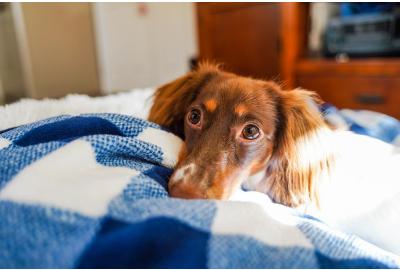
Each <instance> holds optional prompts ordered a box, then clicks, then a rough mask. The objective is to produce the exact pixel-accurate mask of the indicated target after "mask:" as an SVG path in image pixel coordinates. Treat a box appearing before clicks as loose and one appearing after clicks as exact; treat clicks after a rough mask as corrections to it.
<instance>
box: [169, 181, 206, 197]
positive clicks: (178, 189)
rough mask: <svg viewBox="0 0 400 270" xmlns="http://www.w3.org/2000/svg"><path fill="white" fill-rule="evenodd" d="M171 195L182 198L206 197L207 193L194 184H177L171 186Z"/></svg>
mask: <svg viewBox="0 0 400 270" xmlns="http://www.w3.org/2000/svg"><path fill="white" fill-rule="evenodd" d="M169 195H170V196H171V197H175V198H182V199H206V195H205V193H204V192H203V191H202V190H201V189H200V188H199V187H196V186H194V185H192V184H175V185H172V186H171V187H169Z"/></svg>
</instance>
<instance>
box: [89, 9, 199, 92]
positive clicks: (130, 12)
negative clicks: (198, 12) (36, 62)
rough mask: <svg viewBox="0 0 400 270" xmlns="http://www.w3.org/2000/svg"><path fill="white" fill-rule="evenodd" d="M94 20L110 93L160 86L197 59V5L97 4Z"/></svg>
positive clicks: (103, 85)
mask: <svg viewBox="0 0 400 270" xmlns="http://www.w3.org/2000/svg"><path fill="white" fill-rule="evenodd" d="M140 8H144V9H146V10H147V13H145V14H143V13H141V12H140ZM93 15H94V24H95V32H96V40H97V55H98V66H99V74H100V85H101V89H102V90H103V92H105V93H110V92H114V91H119V90H127V89H131V88H135V87H149V86H150V87H153V86H158V85H160V84H162V83H165V82H167V81H169V80H172V79H174V78H176V77H178V76H180V75H182V74H184V73H185V72H187V71H188V69H189V59H190V58H191V57H192V56H196V55H197V41H196V36H197V35H196V32H195V14H194V5H193V4H192V3H145V4H143V3H94V4H93Z"/></svg>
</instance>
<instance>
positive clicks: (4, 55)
mask: <svg viewBox="0 0 400 270" xmlns="http://www.w3.org/2000/svg"><path fill="white" fill-rule="evenodd" d="M11 5H12V4H6V8H5V9H4V10H3V11H2V12H0V80H1V86H0V102H1V100H2V99H3V101H5V100H7V101H14V100H15V99H18V98H21V97H24V96H25V87H24V78H23V73H22V66H21V62H20V61H21V59H20V57H19V51H18V44H17V37H16V33H15V25H14V19H13V14H12V11H11Z"/></svg>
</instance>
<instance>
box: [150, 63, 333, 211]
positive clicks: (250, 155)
mask: <svg viewBox="0 0 400 270" xmlns="http://www.w3.org/2000/svg"><path fill="white" fill-rule="evenodd" d="M316 98H317V97H316V95H315V94H314V93H313V92H309V91H305V90H292V91H283V90H282V89H281V88H280V87H279V86H278V85H277V84H275V83H273V82H270V81H262V80H255V79H251V78H245V77H241V76H237V75H235V74H232V73H228V72H224V71H222V70H220V69H219V68H218V67H216V66H214V65H209V64H203V65H200V67H199V68H198V69H197V70H195V71H193V72H190V73H188V74H187V75H185V76H183V77H181V78H178V79H177V80H175V81H173V82H171V83H168V84H166V85H164V86H162V87H161V88H159V89H158V90H157V92H156V95H155V100H154V105H153V107H152V108H151V111H150V116H149V120H150V121H153V122H156V123H158V124H160V125H162V126H164V127H167V128H169V129H170V130H172V132H174V133H175V134H177V135H179V136H180V137H181V138H183V139H184V140H185V143H184V148H183V149H182V150H181V153H180V157H179V161H178V164H177V166H176V169H175V172H174V174H173V175H172V176H171V178H170V181H169V192H170V194H171V196H174V197H181V198H210V199H227V198H229V196H230V195H232V193H233V192H235V190H236V189H237V188H239V186H240V185H241V184H243V183H244V182H246V181H249V179H250V182H249V183H247V184H248V185H250V186H251V187H252V188H253V189H255V190H258V191H262V192H265V193H267V194H268V195H269V196H270V197H271V198H272V199H273V200H274V201H276V202H279V203H283V204H285V205H288V206H298V205H300V204H303V203H308V202H313V203H316V204H317V205H318V185H317V184H318V181H317V179H320V178H321V177H324V176H329V167H330V163H331V162H332V157H331V156H330V154H329V153H330V152H329V150H328V149H329V145H328V144H329V143H328V142H327V140H325V137H326V136H325V134H326V132H327V131H328V127H327V126H326V124H325V123H324V120H323V118H322V117H321V116H320V113H319V111H318V109H317V108H316V106H315V102H314V100H316ZM251 176H253V177H251Z"/></svg>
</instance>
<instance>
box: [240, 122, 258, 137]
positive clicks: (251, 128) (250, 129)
mask: <svg viewBox="0 0 400 270" xmlns="http://www.w3.org/2000/svg"><path fill="white" fill-rule="evenodd" d="M242 136H243V138H245V139H247V140H255V139H257V138H258V137H259V136H260V129H259V128H258V127H257V126H256V125H252V124H250V125H247V126H245V127H244V129H243V131H242Z"/></svg>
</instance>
